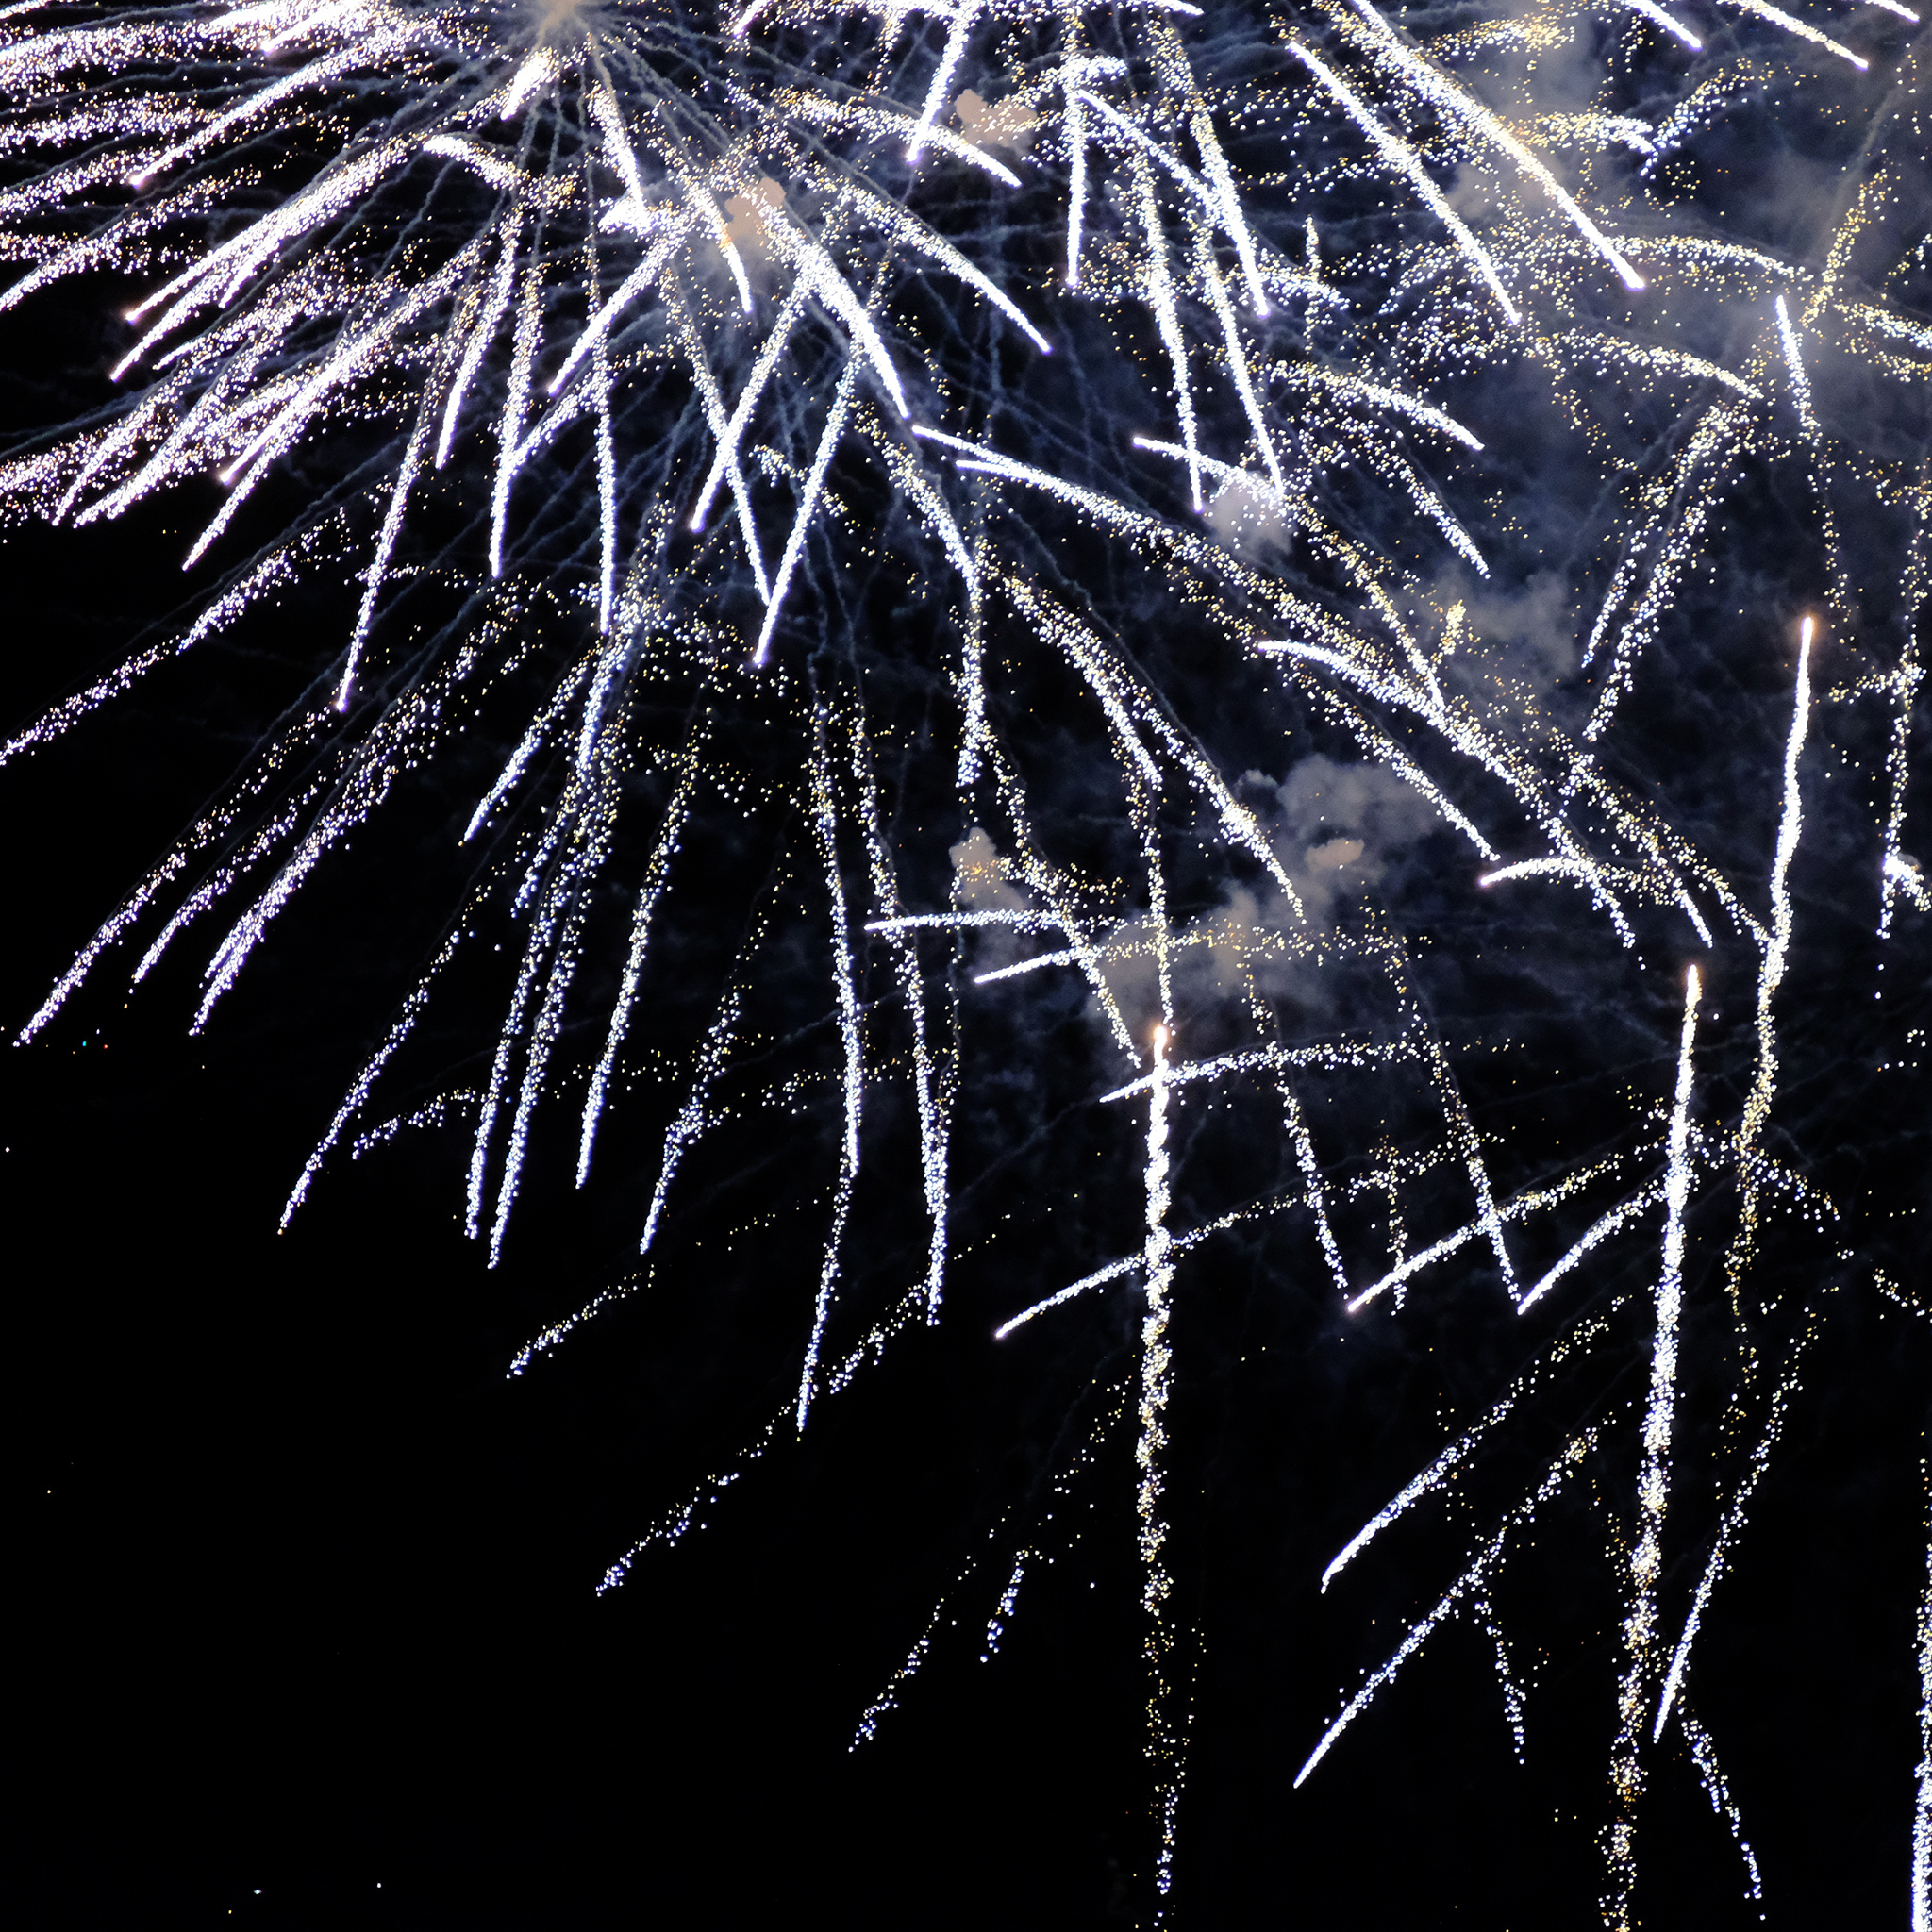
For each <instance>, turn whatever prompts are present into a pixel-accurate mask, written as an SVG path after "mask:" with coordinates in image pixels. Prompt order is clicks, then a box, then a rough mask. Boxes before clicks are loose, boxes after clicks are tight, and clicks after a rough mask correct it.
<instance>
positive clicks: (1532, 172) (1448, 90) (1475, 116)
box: [1351, 0, 1759, 293]
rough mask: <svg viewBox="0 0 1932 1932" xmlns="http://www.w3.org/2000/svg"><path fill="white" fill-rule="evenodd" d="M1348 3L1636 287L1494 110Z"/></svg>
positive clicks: (1378, 40) (1414, 77)
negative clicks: (1532, 181)
mask: <svg viewBox="0 0 1932 1932" xmlns="http://www.w3.org/2000/svg"><path fill="white" fill-rule="evenodd" d="M1351 4H1352V5H1353V6H1354V8H1355V10H1356V11H1357V13H1359V14H1360V15H1361V16H1362V18H1363V19H1364V20H1365V21H1367V22H1368V23H1369V24H1370V25H1371V26H1372V27H1373V28H1374V33H1372V34H1371V35H1370V36H1369V37H1368V40H1369V46H1370V49H1371V51H1372V52H1373V53H1374V56H1375V57H1376V58H1379V59H1381V60H1383V61H1384V62H1385V63H1387V64H1388V65H1390V66H1392V67H1394V68H1396V69H1397V70H1398V71H1399V72H1401V73H1402V74H1403V75H1406V76H1407V79H1408V80H1409V81H1410V82H1411V83H1412V84H1413V85H1414V86H1415V88H1416V89H1417V91H1418V92H1421V93H1423V94H1424V95H1426V96H1427V97H1428V98H1429V99H1430V100H1432V101H1434V102H1436V104H1437V105H1438V106H1439V107H1442V108H1447V109H1448V110H1449V112H1450V113H1452V114H1454V115H1455V116H1456V117H1457V120H1459V121H1461V122H1463V123H1464V124H1465V125H1468V126H1470V127H1472V128H1474V130H1475V131H1476V132H1477V133H1478V134H1480V135H1481V136H1482V137H1483V139H1484V140H1486V141H1488V142H1491V144H1492V145H1494V146H1496V147H1499V148H1501V149H1502V151H1503V152H1504V153H1505V154H1506V155H1507V156H1508V157H1509V158H1510V159H1511V160H1512V161H1514V162H1515V163H1516V165H1517V166H1518V167H1519V168H1521V169H1522V170H1523V172H1524V174H1525V175H1528V176H1529V177H1530V178H1531V179H1532V180H1534V181H1536V182H1537V183H1538V184H1539V185H1540V186H1541V188H1542V190H1543V192H1544V193H1546V194H1547V195H1548V196H1549V197H1550V199H1551V200H1552V201H1554V202H1555V203H1556V204H1557V207H1558V208H1561V209H1562V210H1563V212H1564V214H1565V215H1567V216H1568V217H1569V219H1570V220H1571V222H1572V223H1573V224H1574V225H1575V228H1576V230H1577V232H1578V233H1579V234H1580V235H1581V236H1582V237H1583V239H1584V240H1585V241H1586V242H1589V243H1590V245H1591V247H1592V248H1594V249H1595V250H1596V251H1597V253H1598V254H1599V255H1601V256H1602V257H1603V258H1604V259H1605V260H1606V261H1607V262H1608V263H1609V265H1610V266H1611V267H1612V268H1613V269H1615V270H1616V272H1617V276H1618V279H1619V280H1620V281H1622V283H1623V284H1624V287H1625V288H1626V289H1628V290H1630V291H1632V293H1635V292H1636V291H1638V290H1640V289H1641V288H1642V287H1643V286H1644V283H1643V277H1642V276H1641V275H1639V274H1638V273H1637V271H1636V270H1635V269H1634V268H1632V267H1631V266H1630V264H1629V262H1628V261H1626V260H1625V259H1624V257H1623V255H1622V254H1620V253H1619V252H1618V249H1617V247H1616V244H1615V243H1614V242H1611V240H1610V238H1609V237H1608V236H1607V235H1606V234H1605V233H1604V231H1603V230H1602V229H1601V228H1599V227H1598V226H1597V225H1596V224H1595V223H1594V222H1593V221H1591V218H1590V217H1589V216H1588V215H1587V214H1585V213H1584V211H1583V209H1582V208H1580V207H1578V206H1577V203H1576V200H1575V198H1574V196H1573V195H1572V194H1571V192H1570V191H1569V190H1568V189H1567V188H1565V187H1564V186H1563V184H1562V183H1561V182H1560V181H1558V180H1557V177H1556V176H1555V175H1553V174H1551V173H1550V171H1549V169H1548V168H1546V167H1545V166H1544V165H1543V163H1542V162H1541V161H1540V160H1539V159H1538V158H1536V156H1535V155H1533V154H1532V153H1530V151H1529V149H1528V148H1526V147H1524V144H1523V143H1522V142H1520V141H1519V140H1517V138H1516V137H1515V135H1513V134H1512V133H1511V132H1510V131H1509V129H1508V128H1507V126H1506V125H1504V124H1503V122H1502V121H1501V120H1499V119H1498V118H1497V116H1496V115H1494V114H1493V113H1491V111H1490V109H1489V108H1486V107H1484V106H1483V105H1482V103H1481V102H1480V101H1478V100H1476V99H1475V97H1474V95H1472V94H1469V93H1467V92H1464V91H1463V90H1462V89H1461V88H1459V87H1457V85H1456V83H1455V82H1454V81H1453V80H1451V79H1450V78H1449V77H1448V75H1445V74H1442V73H1441V72H1440V71H1439V70H1437V69H1436V68H1434V67H1431V66H1430V65H1429V63H1428V62H1427V61H1426V60H1424V59H1423V58H1422V57H1421V56H1420V55H1418V54H1417V53H1415V52H1414V50H1413V49H1412V48H1410V47H1408V46H1407V44H1406V43H1405V42H1402V41H1401V40H1400V39H1398V38H1397V36H1396V33H1395V30H1394V28H1393V27H1391V25H1389V23H1388V22H1387V21H1386V20H1384V19H1383V18H1382V16H1381V14H1380V13H1378V12H1377V11H1376V10H1375V8H1374V7H1373V6H1372V5H1371V4H1370V0H1351ZM1732 4H1733V5H1745V4H1751V5H1757V4H1759V0H1732Z"/></svg>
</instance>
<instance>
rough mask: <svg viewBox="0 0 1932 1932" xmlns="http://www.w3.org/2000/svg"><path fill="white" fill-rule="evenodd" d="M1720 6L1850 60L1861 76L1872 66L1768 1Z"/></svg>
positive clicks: (1738, 0)
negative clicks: (1745, 14)
mask: <svg viewBox="0 0 1932 1932" xmlns="http://www.w3.org/2000/svg"><path fill="white" fill-rule="evenodd" d="M1718 4H1719V5H1720V6H1723V7H1735V8H1737V9H1738V11H1739V12H1740V13H1755V14H1756V15H1757V18H1758V19H1759V20H1768V21H1770V22H1771V24H1772V25H1774V26H1781V27H1783V28H1784V30H1785V31H1786V33H1788V34H1796V35H1797V36H1798V38H1799V39H1800V40H1804V41H1809V42H1812V43H1813V44H1814V45H1815V46H1820V47H1825V48H1828V49H1829V50H1830V51H1831V52H1832V53H1834V54H1836V55H1837V56H1838V58H1840V60H1849V61H1850V62H1851V63H1852V65H1853V66H1854V67H1856V68H1857V70H1858V72H1859V73H1860V74H1863V73H1864V72H1865V71H1866V69H1868V68H1869V67H1870V66H1871V65H1872V63H1871V61H1869V60H1866V59H1863V58H1860V57H1859V56H1858V55H1857V54H1855V53H1853V52H1852V50H1851V49H1850V48H1849V47H1847V46H1845V45H1844V44H1843V43H1842V42H1839V41H1835V40H1833V39H1832V37H1831V36H1830V35H1829V34H1822V33H1820V32H1819V31H1818V29H1817V28H1816V27H1815V26H1807V25H1806V24H1805V23H1804V22H1803V21H1802V20H1799V19H1798V18H1797V17H1796V16H1795V15H1793V14H1790V13H1787V12H1786V11H1785V10H1784V8H1782V7H1773V6H1770V5H1769V4H1768V0H1718ZM1909 17H1910V16H1907V18H1909Z"/></svg>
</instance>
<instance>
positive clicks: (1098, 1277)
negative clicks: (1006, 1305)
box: [992, 1255, 1144, 1341]
mask: <svg viewBox="0 0 1932 1932" xmlns="http://www.w3.org/2000/svg"><path fill="white" fill-rule="evenodd" d="M1143 1258H1144V1257H1142V1256H1140V1255H1129V1256H1127V1257H1125V1258H1124V1260H1120V1261H1109V1262H1108V1264H1107V1266H1106V1267H1105V1268H1096V1269H1095V1270H1094V1271H1093V1273H1092V1274H1083V1275H1082V1276H1081V1277H1080V1279H1079V1280H1078V1281H1074V1282H1070V1283H1069V1284H1068V1285H1067V1286H1066V1287H1065V1288H1063V1289H1061V1290H1059V1291H1058V1292H1057V1293H1054V1294H1050V1295H1048V1296H1047V1297H1046V1299H1045V1300H1044V1301H1040V1302H1035V1303H1034V1304H1033V1306H1032V1307H1030V1308H1022V1309H1021V1310H1020V1312H1019V1313H1018V1314H1017V1315H1015V1316H1014V1317H1013V1318H1012V1319H1011V1320H1010V1321H1007V1322H1002V1323H1001V1324H1000V1325H999V1326H998V1327H997V1328H995V1329H994V1330H993V1331H992V1339H993V1340H994V1341H1005V1340H1006V1339H1007V1337H1008V1336H1009V1335H1010V1334H1011V1333H1012V1332H1013V1330H1014V1329H1016V1328H1023V1327H1024V1326H1025V1324H1027V1323H1028V1322H1030V1321H1032V1320H1033V1319H1034V1318H1035V1317H1036V1316H1038V1315H1043V1314H1045V1313H1046V1311H1047V1310H1048V1309H1049V1308H1057V1307H1059V1306H1060V1304H1061V1303H1062V1302H1070V1301H1072V1300H1074V1298H1075V1296H1078V1295H1083V1294H1085V1293H1086V1292H1087V1291H1088V1290H1089V1289H1090V1288H1104V1287H1105V1286H1106V1285H1107V1284H1108V1282H1109V1281H1118V1280H1119V1279H1120V1278H1121V1276H1122V1275H1123V1274H1139V1273H1140V1272H1141V1266H1142V1264H1143Z"/></svg>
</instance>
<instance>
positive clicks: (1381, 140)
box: [1288, 40, 1523, 323]
mask: <svg viewBox="0 0 1932 1932" xmlns="http://www.w3.org/2000/svg"><path fill="white" fill-rule="evenodd" d="M1288 51H1289V52H1290V53H1291V54H1292V55H1293V56H1294V58H1296V59H1297V60H1299V61H1300V62H1301V63H1302V65H1303V66H1304V67H1306V68H1307V70H1308V72H1309V73H1310V74H1312V75H1314V76H1315V78H1316V79H1317V80H1318V81H1320V82H1321V84H1322V85H1323V86H1324V88H1326V89H1327V91H1328V92H1329V93H1330V94H1332V95H1333V96H1334V97H1335V99H1336V100H1337V101H1338V102H1339V103H1340V104H1341V108H1342V111H1343V112H1344V113H1345V114H1347V116H1348V117H1349V119H1350V120H1351V121H1353V122H1354V123H1355V125H1357V127H1359V128H1360V129H1361V131H1362V132H1363V133H1364V134H1366V135H1367V136H1368V138H1369V140H1370V142H1371V143H1372V144H1373V145H1374V149H1375V152H1376V153H1377V154H1379V155H1380V156H1381V157H1382V158H1383V159H1384V160H1385V161H1387V162H1388V163H1389V165H1390V166H1391V168H1394V169H1395V170H1396V171H1397V172H1398V173H1399V174H1401V175H1403V176H1404V177H1405V178H1406V179H1407V181H1408V183H1409V185H1410V186H1411V187H1412V188H1414V190H1415V192H1417V193H1418V194H1420V195H1421V196H1422V198H1423V203H1424V206H1425V207H1426V208H1428V210H1429V212H1430V213H1431V214H1433V215H1434V216H1435V217H1436V219H1437V220H1438V221H1439V222H1441V224H1442V225H1443V226H1444V227H1445V228H1447V229H1448V230H1449V232H1450V234H1451V235H1452V236H1453V237H1454V238H1455V241H1456V245H1457V247H1458V248H1459V249H1461V251H1462V253H1463V254H1464V255H1465V256H1466V257H1467V258H1469V260H1470V262H1471V263H1472V264H1473V265H1474V268H1475V272H1476V273H1477V274H1478V275H1481V276H1482V278H1483V280H1484V281H1485V282H1487V283H1488V284H1489V287H1490V292H1491V294H1492V295H1494V296H1495V298H1496V302H1497V304H1498V306H1499V307H1500V308H1502V311H1503V314H1504V316H1505V317H1506V318H1507V320H1508V321H1510V322H1512V323H1518V322H1521V321H1522V320H1523V317H1522V315H1521V313H1520V312H1519V311H1518V309H1517V307H1516V304H1515V303H1514V302H1512V301H1511V300H1510V299H1509V291H1508V290H1507V289H1506V288H1505V287H1504V286H1503V277H1502V274H1501V272H1500V271H1499V270H1498V269H1497V267H1496V264H1495V261H1494V260H1493V258H1491V255H1490V251H1489V250H1488V249H1487V248H1485V247H1484V246H1483V244H1482V243H1481V242H1478V241H1477V240H1476V239H1475V236H1474V233H1472V232H1471V229H1470V226H1469V224H1468V223H1467V222H1465V221H1464V220H1463V219H1462V217H1461V216H1460V215H1459V214H1457V212H1456V210H1455V208H1452V207H1451V206H1450V205H1449V199H1448V197H1447V196H1446V195H1445V194H1444V193H1443V192H1442V191H1441V189H1440V188H1438V187H1437V186H1436V184H1435V182H1434V180H1433V179H1431V177H1430V175H1429V174H1428V171H1427V170H1426V169H1425V168H1424V166H1423V164H1422V158H1421V157H1420V156H1418V155H1417V154H1416V152H1415V150H1414V149H1413V148H1411V147H1410V146H1409V145H1408V143H1407V142H1405V141H1403V140H1401V139H1400V138H1399V137H1398V136H1396V135H1394V134H1392V133H1391V132H1390V130H1389V129H1388V128H1387V127H1385V126H1384V125H1382V123H1381V120H1380V119H1379V118H1378V117H1377V116H1376V115H1375V114H1374V113H1372V112H1371V111H1370V110H1369V108H1368V106H1367V104H1366V103H1365V102H1364V101H1363V100H1362V98H1361V96H1360V95H1359V94H1357V92H1356V91H1355V90H1354V89H1353V88H1352V87H1350V86H1349V84H1348V83H1347V81H1345V80H1343V79H1342V77H1341V75H1339V74H1337V73H1336V72H1335V71H1334V69H1333V68H1331V67H1329V66H1328V65H1327V63H1326V62H1325V61H1323V60H1321V59H1319V58H1316V56H1315V55H1313V54H1311V53H1310V52H1309V51H1308V50H1307V48H1306V47H1305V46H1303V45H1302V43H1301V42H1299V41H1292V40H1291V41H1290V42H1288ZM1313 232H1314V230H1313V226H1312V225H1310V228H1309V233H1310V235H1311V236H1312V234H1313ZM1308 258H1309V261H1310V263H1312V262H1313V260H1314V258H1315V257H1314V250H1313V248H1312V246H1311V247H1310V249H1309V251H1308Z"/></svg>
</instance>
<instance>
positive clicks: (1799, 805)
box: [1738, 617, 1812, 1148]
mask: <svg viewBox="0 0 1932 1932" xmlns="http://www.w3.org/2000/svg"><path fill="white" fill-rule="evenodd" d="M1811 633H1812V620H1811V619H1810V618H1808V617H1807V618H1806V620H1805V622H1804V624H1803V625H1802V626H1801V627H1800V630H1799V635H1798V672H1797V676H1796V678H1795V679H1794V680H1793V685H1792V691H1791V728H1790V732H1789V734H1788V735H1787V736H1786V739H1785V773H1784V779H1785V783H1784V792H1785V796H1784V811H1783V813H1782V815H1781V816H1780V818H1779V820H1778V828H1777V849H1776V852H1775V855H1774V858H1773V859H1772V866H1771V943H1770V944H1769V945H1768V946H1767V947H1766V948H1765V951H1764V963H1763V965H1762V966H1761V967H1760V969H1759V971H1758V974H1757V1072H1756V1074H1755V1076H1754V1077H1753V1079H1752V1082H1751V1091H1750V1093H1749V1095H1748V1096H1747V1097H1746V1099H1745V1102H1744V1111H1743V1115H1742V1117H1741V1119H1740V1122H1739V1125H1738V1138H1739V1140H1740V1141H1741V1142H1742V1143H1743V1145H1744V1146H1745V1147H1747V1148H1752V1147H1756V1146H1757V1139H1758V1136H1759V1134H1761V1133H1762V1132H1763V1129H1764V1123H1765V1120H1766V1118H1767V1117H1768V1116H1769V1114H1770V1112H1771V1103H1772V1100H1773V1097H1774V1095H1775V1093H1776V1091H1777V1034H1776V1030H1775V1026H1774V1022H1773V1019H1772V1005H1773V1002H1774V999H1775V998H1776V995H1777V990H1778V988H1779V986H1781V985H1782V984H1783V982H1784V976H1785V962H1786V960H1787V959H1788V958H1790V948H1791V925H1792V915H1791V895H1790V886H1789V884H1788V880H1789V877H1790V867H1791V860H1792V859H1793V858H1795V857H1796V856H1797V851H1798V841H1799V839H1800V837H1801V836H1802V835H1803V833H1804V829H1805V808H1804V801H1803V799H1802V798H1801V796H1800V794H1799V791H1798V760H1799V758H1800V757H1801V756H1802V755H1803V753H1804V750H1805V739H1806V736H1807V732H1808V731H1809V729H1810V725H1811Z"/></svg>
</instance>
